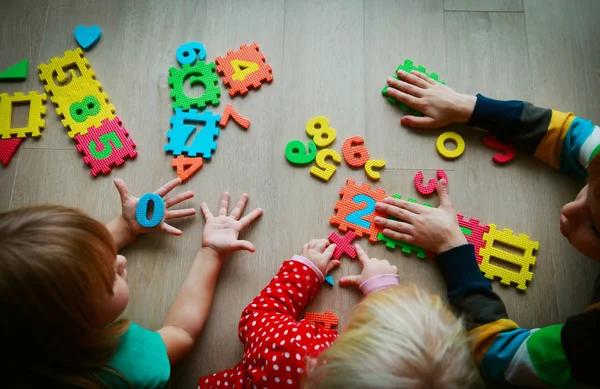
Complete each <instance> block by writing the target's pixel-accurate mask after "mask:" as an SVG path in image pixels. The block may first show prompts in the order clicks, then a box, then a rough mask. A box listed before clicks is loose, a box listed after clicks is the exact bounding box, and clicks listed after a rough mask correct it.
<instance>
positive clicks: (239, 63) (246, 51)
mask: <svg viewBox="0 0 600 389" xmlns="http://www.w3.org/2000/svg"><path fill="white" fill-rule="evenodd" d="M265 61H266V60H265V56H264V55H263V53H261V52H260V49H259V47H258V44H257V43H256V42H254V43H252V44H251V45H250V46H248V45H242V46H240V49H239V50H238V51H233V50H231V51H228V52H227V56H225V58H223V57H217V58H215V62H216V63H217V72H219V74H221V75H223V84H225V85H227V86H229V94H230V95H231V96H232V97H233V96H235V95H236V94H237V93H240V94H242V95H245V94H246V93H248V88H250V87H253V88H255V89H258V88H260V87H261V85H262V82H263V81H266V82H271V81H273V76H272V75H271V73H272V71H273V70H272V69H271V66H270V65H269V64H267V63H266V62H265Z"/></svg>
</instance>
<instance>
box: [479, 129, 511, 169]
mask: <svg viewBox="0 0 600 389" xmlns="http://www.w3.org/2000/svg"><path fill="white" fill-rule="evenodd" d="M481 142H482V143H483V144H484V145H485V146H486V147H489V148H490V149H492V150H498V151H503V152H504V153H498V154H496V155H494V157H493V158H492V160H493V161H494V162H496V163H497V164H499V165H500V164H504V163H507V162H510V161H512V160H513V159H514V158H515V154H516V151H515V148H514V147H513V146H512V145H509V144H508V143H504V142H500V141H499V140H498V138H496V137H495V136H494V135H488V136H486V137H484V138H483V139H481Z"/></svg>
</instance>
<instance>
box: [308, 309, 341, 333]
mask: <svg viewBox="0 0 600 389" xmlns="http://www.w3.org/2000/svg"><path fill="white" fill-rule="evenodd" d="M304 320H306V321H308V322H310V323H313V324H316V323H319V324H323V327H324V328H325V329H326V330H329V329H331V326H337V324H338V318H337V317H336V316H335V315H334V314H333V312H331V311H325V313H324V314H319V313H313V312H305V313H304Z"/></svg>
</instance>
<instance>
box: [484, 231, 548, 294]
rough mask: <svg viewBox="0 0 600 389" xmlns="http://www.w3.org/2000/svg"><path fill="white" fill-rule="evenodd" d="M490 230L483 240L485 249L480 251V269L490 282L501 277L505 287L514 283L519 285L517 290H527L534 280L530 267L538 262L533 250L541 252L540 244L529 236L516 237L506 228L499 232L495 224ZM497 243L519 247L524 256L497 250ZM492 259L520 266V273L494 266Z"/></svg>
mask: <svg viewBox="0 0 600 389" xmlns="http://www.w3.org/2000/svg"><path fill="white" fill-rule="evenodd" d="M489 228H490V230H489V232H487V233H485V234H483V240H485V242H486V244H485V247H484V248H482V249H480V250H479V253H480V254H481V257H482V260H481V264H480V265H479V269H480V270H481V272H482V273H484V276H485V277H486V278H489V279H490V280H493V279H494V277H499V278H500V282H501V283H503V284H505V285H510V284H511V282H512V283H516V284H517V289H520V290H527V281H531V280H532V278H533V273H532V272H531V271H530V266H532V265H535V260H536V258H535V256H534V255H533V250H539V248H540V244H539V242H535V241H531V240H530V239H529V236H527V235H525V234H520V235H519V236H515V235H513V232H512V231H511V230H509V229H506V228H505V229H504V230H502V231H498V228H497V226H496V225H495V224H490V225H489ZM495 241H499V242H501V243H504V244H506V245H509V246H514V247H517V248H519V249H521V250H523V251H524V254H523V255H522V256H520V255H516V254H514V253H512V252H508V251H504V250H501V249H499V248H496V247H494V242H495ZM492 257H493V258H497V259H502V260H504V261H506V262H509V263H512V264H514V265H517V266H520V267H521V269H520V271H519V272H515V271H511V270H508V269H505V268H503V267H499V266H496V265H493V264H492V263H490V258H492Z"/></svg>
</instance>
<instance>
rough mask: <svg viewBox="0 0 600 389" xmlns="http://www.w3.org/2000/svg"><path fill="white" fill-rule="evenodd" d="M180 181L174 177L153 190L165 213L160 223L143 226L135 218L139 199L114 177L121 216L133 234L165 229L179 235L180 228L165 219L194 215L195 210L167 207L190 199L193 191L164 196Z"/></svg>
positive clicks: (120, 180)
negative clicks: (161, 200) (154, 225)
mask: <svg viewBox="0 0 600 389" xmlns="http://www.w3.org/2000/svg"><path fill="white" fill-rule="evenodd" d="M181 182H182V181H181V179H179V178H175V179H173V180H171V181H169V182H167V183H166V184H164V185H163V186H161V187H160V188H158V189H157V190H155V191H154V193H155V194H157V195H159V196H160V197H162V198H163V200H164V201H165V215H164V218H163V220H162V221H161V223H160V224H159V225H157V226H156V227H154V228H144V227H142V226H141V225H140V223H138V221H137V219H136V218H135V211H136V208H137V205H138V202H139V200H140V199H139V198H137V197H134V196H132V195H131V193H130V192H129V188H128V187H127V184H126V183H125V181H123V180H122V179H120V178H117V179H115V186H116V187H117V190H118V191H119V195H121V208H122V212H123V213H122V218H123V221H124V222H125V224H126V225H127V227H128V228H129V230H130V231H131V233H132V234H133V235H139V234H142V233H145V232H150V231H165V232H168V233H169V234H172V235H181V230H180V229H178V228H175V227H173V226H171V225H169V224H167V223H166V221H167V220H170V219H179V218H182V217H186V216H192V215H195V214H196V210H195V209H194V208H186V209H177V210H173V211H169V210H168V209H169V208H171V207H172V206H174V205H177V204H179V203H181V202H182V201H185V200H188V199H191V198H192V197H194V192H192V191H189V190H188V191H187V192H183V193H180V194H178V195H175V196H172V197H165V196H166V195H167V194H168V193H169V192H170V191H172V190H173V189H175V188H176V187H177V186H179V185H180V184H181Z"/></svg>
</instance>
